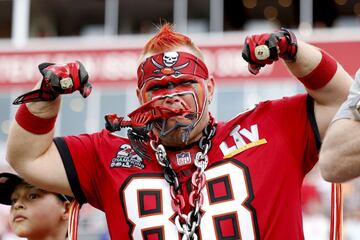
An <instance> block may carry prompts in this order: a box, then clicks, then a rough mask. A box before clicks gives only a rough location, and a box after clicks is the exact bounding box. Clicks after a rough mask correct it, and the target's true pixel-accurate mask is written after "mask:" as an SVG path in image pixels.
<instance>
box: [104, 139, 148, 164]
mask: <svg viewBox="0 0 360 240" xmlns="http://www.w3.org/2000/svg"><path fill="white" fill-rule="evenodd" d="M119 148H120V150H119V151H118V152H117V153H116V156H115V157H113V159H112V160H111V164H110V168H119V167H122V168H131V167H137V168H140V169H144V167H145V165H144V163H143V160H142V159H141V158H140V157H139V155H137V154H136V153H135V151H134V150H133V149H132V148H131V146H130V145H129V144H122V145H121V146H120V147H119Z"/></svg>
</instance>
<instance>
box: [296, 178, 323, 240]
mask: <svg viewBox="0 0 360 240" xmlns="http://www.w3.org/2000/svg"><path fill="white" fill-rule="evenodd" d="M301 201H302V207H303V224H304V235H305V239H306V240H327V239H329V229H330V228H329V227H330V225H329V224H330V222H329V219H328V218H327V216H326V215H325V214H324V208H323V202H322V197H321V194H320V192H319V190H318V188H317V186H316V185H315V184H314V183H312V182H304V184H303V187H302V199H301Z"/></svg>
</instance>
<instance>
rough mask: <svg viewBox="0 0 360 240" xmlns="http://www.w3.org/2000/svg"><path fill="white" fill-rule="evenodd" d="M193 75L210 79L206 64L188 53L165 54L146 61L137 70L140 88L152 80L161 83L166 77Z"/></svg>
mask: <svg viewBox="0 0 360 240" xmlns="http://www.w3.org/2000/svg"><path fill="white" fill-rule="evenodd" d="M180 75H192V76H196V77H199V78H202V79H208V78H209V73H208V69H207V67H206V65H205V63H204V62H203V61H202V60H201V59H200V58H198V57H196V56H194V55H192V54H190V53H186V52H164V53H161V54H157V55H154V56H151V57H148V58H147V59H145V61H144V62H143V63H141V64H140V66H139V68H138V70H137V76H138V88H139V89H141V88H142V87H143V85H144V84H145V83H146V82H148V81H149V80H152V79H157V80H159V81H161V80H162V79H163V78H164V77H166V76H172V77H178V76H180Z"/></svg>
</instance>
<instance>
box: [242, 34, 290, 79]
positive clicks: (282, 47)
mask: <svg viewBox="0 0 360 240" xmlns="http://www.w3.org/2000/svg"><path fill="white" fill-rule="evenodd" d="M296 53H297V40H296V37H295V35H294V34H293V33H292V32H291V31H289V30H288V29H285V28H281V29H280V31H277V32H274V33H263V34H260V35H252V36H250V37H246V39H245V43H244V48H243V51H242V56H243V58H244V59H245V61H247V62H248V63H249V65H248V68H249V71H250V72H251V73H252V74H258V73H259V70H260V68H261V67H264V66H265V65H266V64H272V63H273V62H274V61H277V60H278V59H279V57H281V58H283V59H284V60H286V61H295V58H296Z"/></svg>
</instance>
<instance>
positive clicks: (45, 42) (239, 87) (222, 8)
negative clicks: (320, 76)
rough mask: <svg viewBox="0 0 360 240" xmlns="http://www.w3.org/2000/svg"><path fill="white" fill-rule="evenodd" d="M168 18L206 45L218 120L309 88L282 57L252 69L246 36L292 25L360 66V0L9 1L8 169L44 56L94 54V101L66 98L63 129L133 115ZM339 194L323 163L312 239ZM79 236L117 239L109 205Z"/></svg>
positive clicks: (0, 58)
mask: <svg viewBox="0 0 360 240" xmlns="http://www.w3.org/2000/svg"><path fill="white" fill-rule="evenodd" d="M162 22H171V23H174V26H175V29H176V30H178V31H181V32H183V33H186V34H188V35H189V36H190V37H192V39H193V40H194V42H195V43H197V44H198V45H199V46H200V48H202V49H203V50H204V54H205V57H206V61H207V64H208V65H209V68H210V71H212V72H213V74H214V75H215V78H216V84H217V88H218V89H217V92H216V95H215V99H214V101H213V104H212V105H211V111H212V112H213V113H214V115H215V117H216V118H217V119H218V120H226V119H229V118H231V117H233V116H235V115H236V114H237V113H239V112H241V111H243V110H245V109H246V108H247V107H249V106H250V105H252V104H255V103H257V102H258V101H262V100H266V99H274V98H279V97H282V96H286V95H293V94H296V93H301V92H304V89H303V87H302V85H301V84H299V83H298V82H297V81H296V80H295V79H293V78H292V77H291V76H290V75H289V73H288V72H287V71H286V69H284V67H283V66H282V65H281V63H276V64H274V65H272V66H268V67H266V68H264V69H263V71H262V73H261V74H259V76H256V77H254V76H251V75H250V74H249V73H248V71H247V64H246V63H245V62H244V60H243V59H242V58H241V49H242V45H243V42H244V39H245V36H246V35H249V34H253V33H262V32H271V31H275V30H277V29H279V28H280V27H286V28H289V29H291V30H293V31H294V32H295V33H296V35H297V36H298V37H299V38H301V39H303V40H305V41H308V42H311V43H313V44H315V45H318V46H320V47H322V48H324V49H325V50H327V51H328V52H329V53H331V54H332V55H333V56H335V57H336V58H337V59H338V60H339V61H340V62H341V63H342V65H343V66H344V68H345V69H346V70H348V71H349V73H350V74H351V75H352V76H354V74H355V72H356V70H357V69H358V68H359V67H360V61H359V56H360V2H359V1H358V0H322V1H315V0H267V1H260V0H196V1H195V0H146V1H142V0H77V1H71V0H0V72H1V74H0V171H12V169H11V168H10V167H9V166H8V164H7V162H6V161H5V147H6V139H7V133H8V129H9V126H10V121H11V120H12V119H13V118H14V114H15V112H16V107H15V106H12V104H11V103H12V101H13V100H14V99H15V97H16V96H18V95H19V94H20V93H23V92H25V91H27V90H30V89H31V88H32V86H33V85H34V83H35V82H36V81H37V80H38V79H40V74H39V73H38V72H37V65H38V64H39V63H41V62H56V63H65V62H67V61H74V60H80V61H82V62H83V63H84V65H85V66H86V67H87V69H88V70H89V74H90V81H91V82H93V85H94V90H93V93H92V95H91V96H90V97H89V98H88V99H87V100H84V99H82V98H81V97H80V95H78V94H73V95H71V96H66V97H65V98H64V101H63V107H62V111H61V113H60V115H59V119H58V125H57V128H56V135H67V134H78V133H82V132H92V131H97V130H99V129H101V128H103V127H104V120H103V116H104V115H105V114H106V113H109V112H113V113H117V114H119V115H123V116H125V115H126V114H127V113H129V112H130V111H131V110H132V109H134V108H135V107H136V105H137V100H136V96H135V83H136V80H135V73H136V67H137V56H138V54H139V53H140V51H141V48H142V46H143V44H144V43H145V42H146V40H147V39H148V38H149V37H150V36H151V34H152V33H154V32H156V29H157V26H158V25H159V24H160V23H162ZM289 120H291V119H289ZM120 134H123V133H121V132H120ZM334 147H336V146H334ZM274 174H276V173H274ZM343 193H344V229H343V231H344V239H345V240H355V239H360V180H353V181H350V182H348V183H345V184H343ZM330 194H331V185H330V184H329V183H327V182H325V181H324V180H322V178H321V176H320V174H319V171H318V168H317V166H315V168H314V169H313V170H312V171H311V173H310V174H309V175H308V176H307V177H306V179H305V181H304V186H303V199H302V200H303V213H304V232H305V239H310V240H311V239H314V240H315V239H316V240H322V239H329V228H330ZM8 211H9V209H8V207H6V206H0V239H1V240H5V239H6V240H9V239H14V240H15V239H18V238H16V237H15V236H14V235H13V234H12V233H11V231H10V229H9V225H8V223H7V218H8ZM284 227H285V226H284ZM79 238H80V239H89V240H92V239H93V240H105V239H108V238H109V237H108V234H107V227H106V221H105V218H104V215H103V213H102V212H100V211H99V210H96V209H94V208H92V207H91V206H88V205H84V206H83V207H82V210H81V213H80V226H79Z"/></svg>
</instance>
